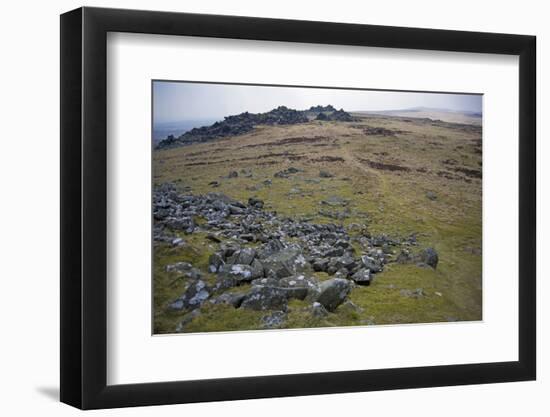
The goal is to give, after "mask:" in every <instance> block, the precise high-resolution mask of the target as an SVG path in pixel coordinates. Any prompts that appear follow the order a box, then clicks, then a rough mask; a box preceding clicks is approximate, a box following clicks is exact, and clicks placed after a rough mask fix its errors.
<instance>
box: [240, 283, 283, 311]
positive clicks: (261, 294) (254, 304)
mask: <svg viewBox="0 0 550 417" xmlns="http://www.w3.org/2000/svg"><path fill="white" fill-rule="evenodd" d="M287 302H288V292H287V291H286V290H285V289H283V288H277V287H264V286H258V287H253V288H252V289H251V290H250V292H249V293H248V294H246V295H245V297H244V299H243V301H242V303H241V308H247V309H250V310H281V311H286V309H287Z"/></svg>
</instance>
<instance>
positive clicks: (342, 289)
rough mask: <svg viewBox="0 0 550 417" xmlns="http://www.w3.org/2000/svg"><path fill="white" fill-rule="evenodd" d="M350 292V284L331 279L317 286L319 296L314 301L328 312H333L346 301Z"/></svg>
mask: <svg viewBox="0 0 550 417" xmlns="http://www.w3.org/2000/svg"><path fill="white" fill-rule="evenodd" d="M350 291H351V284H350V282H349V281H348V280H347V279H343V278H332V279H329V280H327V281H323V282H322V283H321V284H320V285H319V294H318V296H317V297H316V298H317V299H316V301H317V302H318V303H320V304H321V305H322V306H323V307H325V308H326V309H327V310H328V311H334V310H336V307H338V306H339V305H340V304H342V303H343V302H344V301H345V300H346V298H347V297H348V295H349V293H350Z"/></svg>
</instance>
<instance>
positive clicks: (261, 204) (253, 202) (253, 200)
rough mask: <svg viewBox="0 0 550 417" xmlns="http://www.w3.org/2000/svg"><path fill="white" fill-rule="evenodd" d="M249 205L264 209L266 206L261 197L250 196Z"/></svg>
mask: <svg viewBox="0 0 550 417" xmlns="http://www.w3.org/2000/svg"><path fill="white" fill-rule="evenodd" d="M248 205H249V206H252V207H255V208H257V209H262V208H263V207H264V202H263V201H262V200H260V199H259V198H254V197H250V198H249V199H248Z"/></svg>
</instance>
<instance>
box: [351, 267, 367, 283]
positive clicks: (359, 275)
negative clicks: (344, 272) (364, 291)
mask: <svg viewBox="0 0 550 417" xmlns="http://www.w3.org/2000/svg"><path fill="white" fill-rule="evenodd" d="M351 279H352V280H353V282H355V283H356V284H359V285H370V282H371V274H370V271H369V270H368V269H366V268H363V269H360V270H359V271H357V272H356V273H355V274H353V275H352V276H351Z"/></svg>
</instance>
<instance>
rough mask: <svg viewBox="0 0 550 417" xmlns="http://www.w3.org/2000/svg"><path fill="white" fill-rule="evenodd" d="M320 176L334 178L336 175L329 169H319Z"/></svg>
mask: <svg viewBox="0 0 550 417" xmlns="http://www.w3.org/2000/svg"><path fill="white" fill-rule="evenodd" d="M319 177H321V178H332V177H334V175H333V174H331V173H330V172H328V171H323V170H321V171H319Z"/></svg>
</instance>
